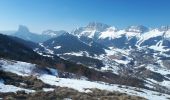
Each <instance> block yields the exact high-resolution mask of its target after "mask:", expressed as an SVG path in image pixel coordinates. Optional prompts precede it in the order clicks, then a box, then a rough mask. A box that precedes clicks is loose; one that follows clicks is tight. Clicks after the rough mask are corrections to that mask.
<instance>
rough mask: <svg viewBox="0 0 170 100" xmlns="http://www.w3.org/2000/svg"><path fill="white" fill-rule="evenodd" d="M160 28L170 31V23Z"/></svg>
mask: <svg viewBox="0 0 170 100" xmlns="http://www.w3.org/2000/svg"><path fill="white" fill-rule="evenodd" d="M159 30H160V31H168V30H170V25H167V26H161V27H160V28H159Z"/></svg>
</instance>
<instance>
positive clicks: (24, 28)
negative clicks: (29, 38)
mask: <svg viewBox="0 0 170 100" xmlns="http://www.w3.org/2000/svg"><path fill="white" fill-rule="evenodd" d="M18 31H19V32H29V29H28V28H27V27H26V26H24V25H19V28H18Z"/></svg>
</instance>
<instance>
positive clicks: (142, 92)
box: [0, 60, 170, 100]
mask: <svg viewBox="0 0 170 100" xmlns="http://www.w3.org/2000/svg"><path fill="white" fill-rule="evenodd" d="M0 64H1V66H2V67H1V68H0V70H4V71H6V72H12V73H15V74H17V75H22V76H29V75H34V76H36V77H37V78H38V79H40V80H42V81H43V82H44V83H46V84H49V85H55V86H60V87H69V88H73V89H75V90H78V91H80V92H91V91H90V89H93V88H97V89H101V90H108V91H118V92H120V93H127V94H130V95H135V96H141V97H144V98H147V99H149V100H166V99H167V100H168V98H170V95H167V94H161V93H158V92H154V91H150V90H146V89H139V88H135V87H129V86H122V85H121V86H120V85H117V84H112V85H110V84H107V83H103V82H91V81H87V80H77V79H68V78H57V77H56V76H57V70H55V69H53V70H52V72H53V73H54V74H51V75H50V74H47V73H43V74H42V73H41V74H39V73H38V72H34V73H32V69H34V68H36V66H35V65H34V64H30V63H25V62H19V61H17V62H15V61H7V60H0ZM24 64H25V66H24ZM6 66H9V67H10V69H9V68H7V67H6ZM23 67H24V68H23ZM16 68H17V69H18V70H17V69H16ZM12 69H15V71H14V70H12ZM21 69H22V70H21ZM7 86H8V87H7ZM18 90H25V91H26V92H32V90H26V89H22V88H18V87H15V86H10V85H4V84H3V82H2V81H1V82H0V91H6V92H16V91H18ZM52 90H53V89H52V88H50V89H44V91H52Z"/></svg>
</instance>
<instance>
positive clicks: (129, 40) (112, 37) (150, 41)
mask: <svg viewBox="0 0 170 100" xmlns="http://www.w3.org/2000/svg"><path fill="white" fill-rule="evenodd" d="M89 26H90V27H89ZM100 28H101V29H100ZM72 34H73V35H76V36H77V37H79V38H81V37H86V38H91V39H93V40H94V41H96V42H98V43H100V44H103V45H105V46H107V47H116V48H134V47H143V46H148V47H151V49H155V50H158V48H159V49H165V51H166V47H169V38H170V29H169V26H162V27H161V28H155V29H151V28H147V27H145V26H142V25H139V26H129V27H127V28H125V29H117V28H116V27H114V26H109V25H105V24H102V23H93V24H91V23H90V24H89V25H87V26H86V27H80V28H78V29H76V30H74V31H73V32H72Z"/></svg>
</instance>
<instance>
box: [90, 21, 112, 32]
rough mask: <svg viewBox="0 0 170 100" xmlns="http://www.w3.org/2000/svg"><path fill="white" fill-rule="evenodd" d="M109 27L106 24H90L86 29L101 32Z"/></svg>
mask: <svg viewBox="0 0 170 100" xmlns="http://www.w3.org/2000/svg"><path fill="white" fill-rule="evenodd" d="M109 27H110V26H109V25H107V24H103V23H99V22H90V23H89V24H88V25H87V28H90V29H93V30H98V31H103V30H105V29H107V28H109Z"/></svg>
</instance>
